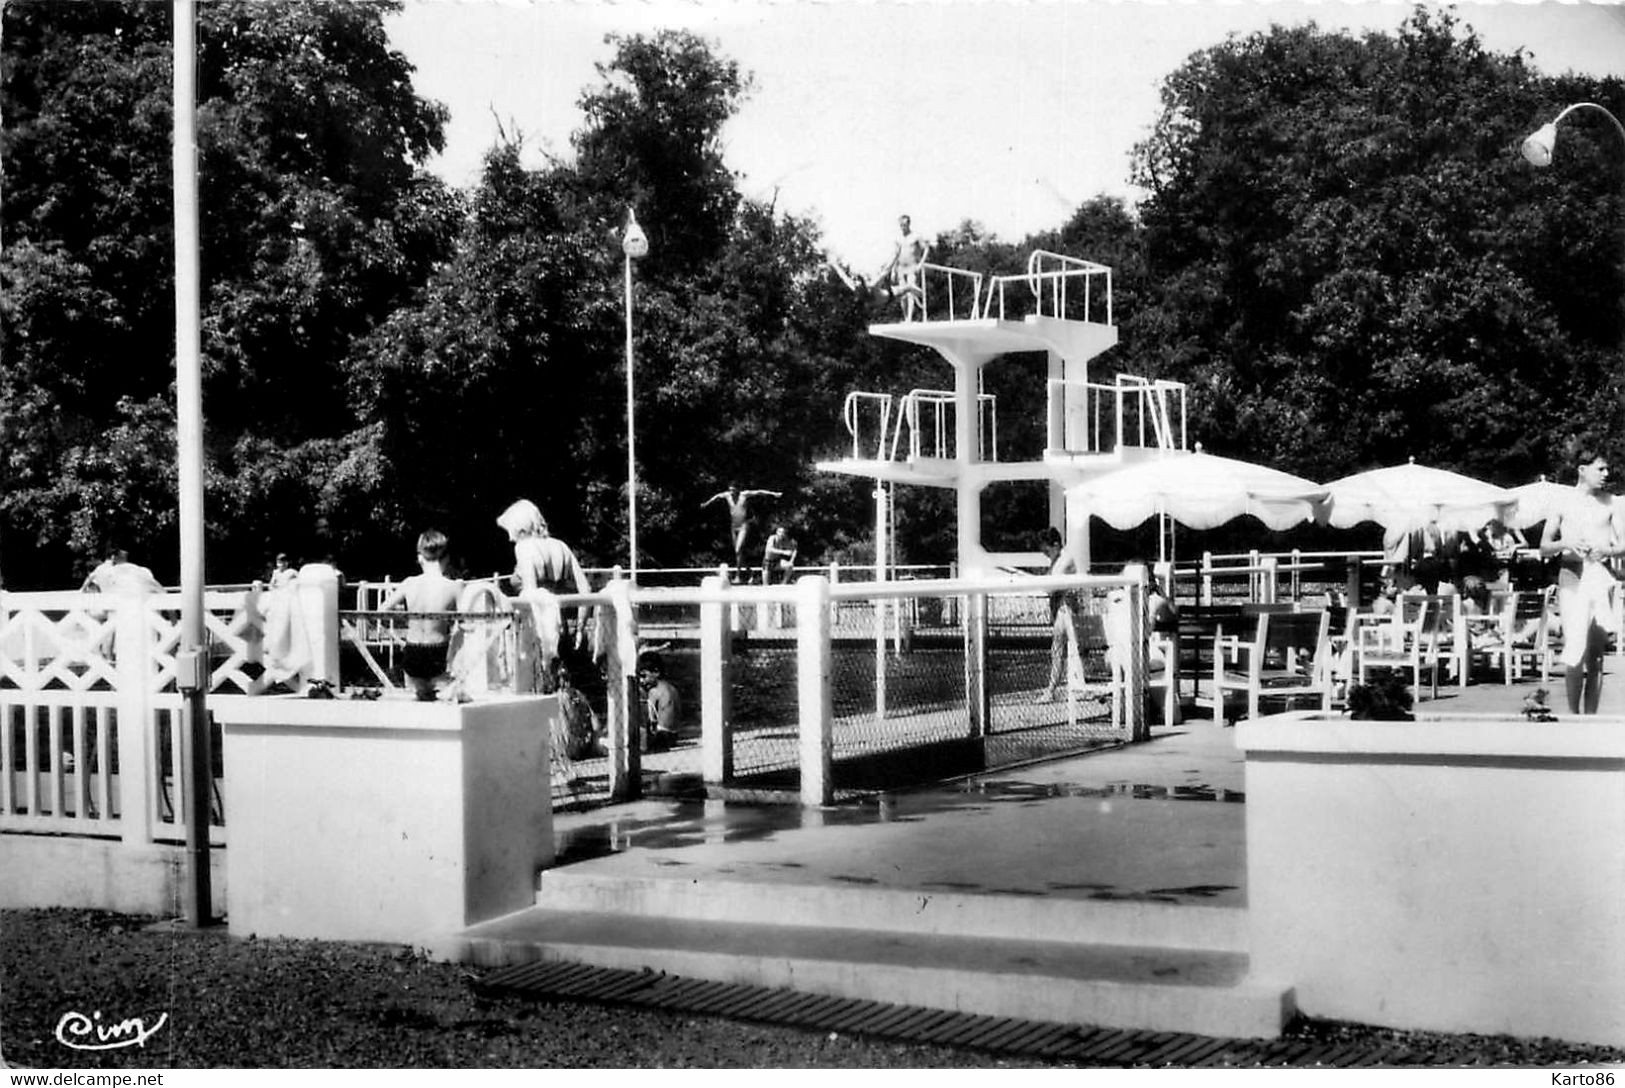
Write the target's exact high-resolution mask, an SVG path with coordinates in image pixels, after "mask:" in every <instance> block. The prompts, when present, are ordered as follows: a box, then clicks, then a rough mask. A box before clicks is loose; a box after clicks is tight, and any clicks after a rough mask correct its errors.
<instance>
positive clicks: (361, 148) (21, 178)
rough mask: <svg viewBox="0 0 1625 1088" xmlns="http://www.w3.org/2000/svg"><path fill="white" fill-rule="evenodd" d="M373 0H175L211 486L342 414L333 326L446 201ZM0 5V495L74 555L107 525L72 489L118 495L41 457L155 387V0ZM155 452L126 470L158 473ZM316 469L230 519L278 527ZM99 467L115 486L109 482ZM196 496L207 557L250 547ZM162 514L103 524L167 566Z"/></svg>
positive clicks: (242, 497)
mask: <svg viewBox="0 0 1625 1088" xmlns="http://www.w3.org/2000/svg"><path fill="white" fill-rule="evenodd" d="M398 7H399V4H398V2H395V0H386V2H383V3H324V4H319V5H317V4H299V3H291V2H276V3H252V2H246V0H220V2H217V3H211V4H204V5H200V7H199V11H198V24H199V25H198V34H197V39H198V98H199V101H198V144H199V181H200V204H201V212H202V215H201V222H202V224H203V238H202V241H201V247H202V268H203V275H204V282H203V291H204V316H203V325H204V328H203V332H204V356H205V411H206V414H207V440H208V447H209V448H208V451H207V456H208V457H209V459H210V464H211V474H212V475H211V479H212V480H213V481H214V482H215V486H216V490H215V491H214V492H213V493H212V494H211V496H210V501H211V505H213V504H215V503H217V502H220V501H227V502H231V503H233V504H234V506H236V505H237V504H241V506H240V508H241V509H242V510H245V511H252V510H254V509H256V502H258V501H260V500H259V499H256V498H255V496H254V495H253V494H252V493H251V484H252V481H253V480H255V479H259V478H261V474H260V473H259V466H256V465H252V464H244V463H242V462H240V461H239V460H237V454H238V453H240V452H244V451H250V450H251V451H253V453H254V455H255V456H258V457H262V458H263V457H270V458H273V459H281V458H282V457H283V456H284V455H286V456H287V457H288V458H289V459H290V460H291V461H292V462H296V463H303V464H305V465H306V467H309V465H310V464H312V463H315V462H313V461H312V459H311V458H309V457H304V456H302V455H300V454H298V453H297V452H296V451H297V450H298V448H299V446H300V445H301V444H302V443H305V442H315V443H332V442H334V441H336V440H338V439H339V438H340V437H341V436H343V435H344V434H345V433H346V432H348V431H349V430H350V429H351V428H352V426H353V420H352V419H351V418H350V416H349V414H348V412H347V411H346V406H345V400H344V397H343V395H342V393H343V389H344V374H343V370H342V363H343V360H344V359H345V357H346V355H347V353H348V351H349V349H350V346H351V345H352V343H353V342H354V341H355V340H356V339H357V338H358V337H360V336H362V335H364V334H365V333H366V332H367V331H368V330H369V329H370V328H371V327H372V326H373V325H374V324H376V323H377V322H378V321H379V320H380V319H381V318H382V316H383V315H384V314H386V313H388V312H389V311H390V310H391V309H393V308H394V307H396V306H398V305H399V304H400V303H402V302H403V301H405V300H406V299H407V298H408V297H410V295H411V293H412V292H413V291H414V290H415V289H416V288H417V287H418V285H419V284H420V283H421V282H422V280H423V278H424V277H425V276H426V274H427V272H428V270H429V269H430V268H431V267H432V266H433V265H434V264H435V262H437V261H439V260H440V259H442V258H443V257H444V256H445V254H446V251H447V246H448V243H449V241H450V238H451V233H452V230H453V229H454V227H455V224H456V221H457V219H458V218H459V216H460V211H461V209H460V206H459V204H458V201H457V199H456V198H455V195H454V194H452V193H450V192H449V191H448V190H446V189H445V187H444V186H443V185H442V184H441V183H439V182H438V181H436V180H434V179H432V178H430V177H428V176H427V175H426V174H424V173H422V172H421V170H420V169H419V164H420V163H421V161H422V160H423V159H424V157H425V156H427V155H428V154H429V153H430V152H432V151H435V150H438V149H439V147H440V146H441V141H442V136H441V130H442V127H443V125H444V122H445V111H444V109H443V108H442V107H439V106H436V105H432V104H430V103H427V102H424V101H423V100H421V99H419V98H418V97H417V96H416V95H415V94H414V93H413V91H412V88H411V80H410V76H411V66H410V65H409V64H407V62H406V61H405V59H404V58H403V57H402V56H401V55H400V54H398V53H395V52H393V51H391V50H390V49H389V48H388V44H387V41H386V39H385V37H384V33H383V28H382V19H383V16H384V14H386V13H387V12H389V11H392V10H395V9H397V8H398ZM3 18H4V21H5V22H4V34H3V35H0V49H3V55H4V60H5V65H4V71H5V74H4V83H3V99H0V106H3V109H4V113H5V116H6V130H5V140H4V144H3V148H0V158H3V163H0V165H3V168H4V172H5V177H6V187H5V192H4V203H3V207H0V229H3V231H4V236H5V239H6V250H5V253H4V254H3V256H0V277H3V282H4V285H5V288H6V291H5V294H6V305H5V307H4V309H3V310H0V319H3V326H0V335H3V338H4V347H5V355H6V359H5V368H4V374H3V375H0V430H3V432H4V435H5V438H6V449H7V456H6V458H5V461H4V462H3V464H0V516H3V517H5V518H6V519H7V521H8V522H10V523H11V524H12V525H13V526H15V527H20V528H22V529H23V530H24V534H23V535H24V536H25V537H27V538H29V539H31V540H33V541H34V542H35V543H37V544H39V545H42V546H44V548H45V551H44V552H41V553H40V554H42V555H44V554H47V553H50V552H51V549H53V548H60V547H62V546H67V547H70V548H71V549H72V550H73V551H74V552H76V553H77V554H79V555H80V556H82V557H83V556H88V555H89V554H90V553H92V552H94V551H96V550H99V548H100V547H101V545H102V543H103V541H102V539H101V538H103V537H105V536H106V535H107V533H108V532H110V529H109V527H107V526H105V525H100V526H99V525H94V524H87V523H86V522H87V519H86V518H84V517H83V516H81V515H82V513H83V511H85V510H90V509H103V508H106V507H108V506H110V507H111V508H112V509H117V507H118V501H112V502H111V503H110V504H109V503H104V502H103V498H102V493H101V492H100V491H97V492H96V493H95V494H92V493H90V492H89V491H79V490H75V488H76V486H77V484H78V483H79V482H83V481H84V477H83V476H82V475H80V474H76V473H75V472H74V471H71V468H72V466H71V465H69V464H68V461H67V460H66V459H68V458H70V457H71V456H78V454H75V453H74V452H73V451H76V450H77V451H79V453H80V454H83V455H84V457H85V458H88V460H87V461H86V462H85V463H110V462H108V460H107V456H106V455H107V454H108V453H109V452H110V451H109V448H108V442H109V441H110V440H111V439H112V436H113V435H115V433H116V428H117V427H118V426H120V425H121V423H120V421H121V420H124V419H126V418H127V413H128V411H129V409H128V408H127V407H126V406H128V405H151V404H155V403H157V402H158V401H165V400H167V399H168V398H170V396H171V394H170V392H169V390H170V382H171V374H172V369H173V357H174V347H173V343H174V339H173V325H174V322H173V316H172V314H173V309H172V305H173V302H172V292H171V288H170V284H171V281H172V273H171V269H172V261H173V243H172V236H171V215H170V207H171V201H170V185H171V180H170V153H169V152H170V146H169V145H170V130H171V103H170V97H171V81H170V41H171V34H170V24H169V19H170V7H169V5H167V4H152V3H143V2H127V3H126V2H112V0H88V2H85V3H76V4H60V3H50V2H35V0H20V2H17V3H12V4H8V5H6V7H5V9H4V13H3ZM144 418H145V417H144ZM245 436H258V437H259V438H260V439H261V440H259V441H249V442H246V443H244V442H242V441H241V439H243V438H244V437H245ZM149 455H150V456H151V457H153V458H154V459H155V462H154V467H155V468H161V467H162V466H163V464H164V461H163V459H164V458H170V459H171V462H170V463H172V458H173V452H172V450H167V451H166V450H165V449H161V448H157V447H154V448H152V449H150V450H149ZM316 461H320V462H322V463H329V461H330V459H324V458H316ZM172 475H173V473H172V471H168V472H156V473H143V474H141V479H142V480H143V481H146V482H147V483H152V484H154V485H155V486H158V485H161V486H168V487H171V488H172V484H170V483H168V482H167V481H168V480H169V479H170V477H171V476H172ZM147 483H142V484H141V485H140V486H142V487H145V486H147ZM322 483H323V481H321V480H319V479H317V480H307V481H306V493H305V494H304V495H303V496H300V497H299V498H298V499H297V500H294V501H291V502H287V503H286V504H284V503H283V502H282V501H280V500H277V501H274V502H273V501H272V499H271V497H270V496H262V497H261V498H262V499H263V500H264V501H265V502H266V503H270V505H271V507H273V508H274V509H272V510H271V511H270V512H272V513H275V514H277V515H278V516H277V517H274V518H269V519H267V518H264V517H250V518H249V520H250V521H252V522H255V523H256V524H261V523H264V522H265V521H267V520H269V521H271V522H273V523H274V522H277V521H279V520H281V519H282V517H283V516H285V517H286V518H287V519H288V520H287V521H286V522H285V523H284V525H283V529H282V530H281V531H283V532H288V533H298V532H299V526H300V523H301V522H303V521H304V520H306V519H305V515H304V511H305V510H306V509H308V508H309V507H310V506H311V505H312V504H311V502H310V501H309V500H310V496H311V494H312V493H314V492H317V491H319V490H320V488H321V486H322ZM104 485H105V486H106V487H109V488H112V489H113V490H114V493H115V495H116V494H117V493H118V489H120V488H122V487H124V486H125V483H124V482H121V481H119V480H117V479H112V480H107V481H104ZM129 485H130V486H131V487H135V486H137V485H136V482H135V481H133V480H132V481H129ZM85 486H86V487H88V486H89V484H88V483H86V484H85ZM99 486H101V485H99ZM123 498H125V499H128V500H129V503H130V505H131V506H132V508H134V507H135V506H136V505H137V504H138V503H139V502H142V501H145V500H144V499H142V498H141V496H140V495H138V494H136V492H134V491H131V492H130V493H128V494H125V495H124V496H123ZM210 515H211V522H212V526H211V551H210V557H211V567H212V568H213V569H214V570H235V571H238V572H240V573H241V574H246V573H248V572H247V570H245V569H244V568H245V567H246V566H247V565H248V564H250V563H253V564H254V565H256V566H257V564H258V563H259V562H261V561H263V559H264V555H263V552H264V549H265V548H266V547H267V546H268V545H267V541H266V540H265V539H264V538H254V539H248V538H245V537H244V536H243V535H242V534H241V533H238V532H234V531H233V530H234V529H237V528H239V524H240V523H238V522H226V521H222V520H221V519H219V518H218V517H216V516H214V512H213V510H211V511H210ZM70 526H78V528H77V529H73V528H70ZM164 532H165V528H164V526H163V524H162V523H161V521H160V520H145V519H138V520H135V521H132V522H130V523H128V524H127V525H126V526H124V527H123V528H122V534H123V535H124V537H125V539H126V540H127V542H128V546H129V547H130V549H131V551H132V552H133V553H136V554H139V555H141V556H142V557H143V559H145V560H147V561H150V562H151V563H152V564H153V566H154V567H155V568H156V569H158V570H159V571H160V572H163V571H165V570H168V569H171V568H172V565H173V564H172V562H169V561H166V559H167V556H168V550H167V549H166V547H165V545H164V537H163V533H164ZM9 539H10V540H11V541H12V542H13V544H12V545H10V546H15V542H16V540H17V536H16V534H15V533H14V534H12V535H11V536H10V538H9ZM273 546H274V545H273ZM6 558H7V562H6V567H7V569H8V570H9V571H12V572H13V584H17V582H18V581H21V580H25V579H26V578H27V577H29V575H27V574H26V573H25V572H26V571H27V569H28V564H27V561H26V559H27V553H23V554H20V555H8V556H7V557H6ZM55 577H56V578H57V579H61V574H60V573H58V574H57V575H56V576H55Z"/></svg>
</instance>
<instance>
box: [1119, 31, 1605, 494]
mask: <svg viewBox="0 0 1625 1088" xmlns="http://www.w3.org/2000/svg"><path fill="white" fill-rule="evenodd" d="M1582 83H1583V84H1584V86H1583V87H1582V86H1581V85H1580V84H1582ZM1582 89H1583V90H1584V92H1585V94H1584V95H1582V96H1583V97H1599V98H1602V99H1604V100H1615V101H1617V100H1618V99H1620V98H1621V97H1622V91H1625V88H1622V87H1621V85H1620V82H1619V81H1618V80H1603V81H1574V80H1569V81H1553V80H1549V79H1544V78H1542V77H1540V76H1538V75H1537V74H1536V73H1534V72H1533V71H1531V70H1530V69H1529V68H1528V67H1527V66H1526V64H1525V62H1524V58H1523V57H1522V56H1521V55H1512V56H1502V55H1493V54H1490V53H1487V52H1485V51H1484V50H1483V48H1482V47H1481V46H1480V44H1479V42H1478V40H1477V38H1476V37H1475V36H1474V35H1472V34H1471V33H1470V32H1469V33H1465V34H1458V33H1457V24H1456V21H1455V20H1454V19H1453V18H1451V17H1450V16H1449V15H1448V14H1430V13H1428V12H1427V11H1425V10H1418V12H1417V13H1416V14H1415V15H1413V16H1412V17H1411V18H1410V19H1409V20H1408V21H1407V22H1406V23H1405V25H1404V26H1403V27H1402V28H1401V30H1400V32H1399V34H1398V35H1397V37H1390V36H1386V35H1377V34H1372V35H1367V36H1366V37H1364V38H1362V39H1358V40H1356V39H1354V38H1351V37H1349V36H1347V35H1344V34H1328V33H1324V32H1321V31H1319V30H1318V29H1316V28H1314V27H1312V26H1311V27H1306V28H1297V29H1283V28H1279V27H1277V28H1275V29H1273V30H1272V31H1270V32H1269V33H1267V34H1256V35H1252V36H1250V37H1248V38H1246V39H1242V40H1233V41H1229V42H1226V43H1225V44H1223V45H1220V46H1215V47H1213V48H1211V49H1207V50H1204V51H1202V52H1200V53H1198V54H1196V55H1194V56H1193V57H1192V58H1190V60H1188V61H1187V62H1186V64H1185V65H1183V66H1182V67H1181V68H1180V69H1179V70H1178V71H1176V72H1175V73H1174V74H1173V75H1172V76H1171V77H1169V79H1168V81H1167V82H1166V84H1165V86H1164V90H1163V112H1162V115H1161V117H1160V118H1159V120H1158V122H1157V125H1156V127H1155V129H1154V131H1153V134H1152V136H1151V137H1150V139H1148V140H1147V141H1146V142H1145V143H1144V144H1142V145H1141V146H1140V147H1139V148H1138V149H1137V152H1136V180H1137V181H1138V182H1139V183H1140V184H1142V185H1144V186H1146V187H1147V188H1148V189H1149V190H1150V192H1151V196H1150V198H1149V199H1148V200H1147V201H1146V202H1145V204H1144V205H1143V207H1142V209H1141V214H1142V221H1143V224H1144V228H1145V245H1146V253H1147V257H1148V261H1149V265H1150V272H1151V275H1152V277H1153V278H1154V280H1155V281H1156V282H1157V283H1158V284H1159V298H1158V300H1157V303H1156V307H1155V308H1156V310H1157V311H1158V314H1157V317H1156V319H1155V321H1154V322H1149V323H1147V325H1146V326H1145V329H1144V331H1146V332H1148V333H1152V334H1153V336H1154V338H1155V341H1156V343H1155V348H1154V350H1155V351H1156V352H1158V353H1160V354H1161V356H1162V358H1163V360H1164V361H1165V366H1166V370H1167V371H1168V372H1170V373H1172V374H1174V375H1177V376H1180V377H1183V378H1185V379H1186V380H1189V381H1191V382H1192V383H1193V384H1194V386H1195V390H1194V394H1195V395H1194V408H1195V413H1194V416H1195V419H1196V421H1197V423H1198V428H1199V433H1206V434H1208V435H1210V436H1212V438H1213V441H1212V442H1210V445H1211V446H1212V447H1213V448H1214V449H1215V450H1216V451H1222V452H1230V453H1236V454H1239V455H1242V456H1251V457H1255V458H1259V459H1262V460H1264V461H1267V462H1270V463H1275V464H1280V465H1282V466H1283V467H1287V468H1290V469H1292V470H1294V471H1297V472H1299V473H1301V474H1303V475H1306V476H1310V477H1316V478H1323V479H1324V478H1331V477H1335V476H1338V475H1342V474H1344V473H1346V472H1351V471H1355V470H1357V469H1360V468H1366V467H1371V466H1372V465H1374V464H1377V463H1391V462H1393V461H1397V460H1400V459H1402V458H1403V457H1405V456H1407V455H1412V456H1415V457H1416V458H1417V459H1418V460H1420V461H1427V462H1429V463H1434V464H1440V465H1443V466H1446V467H1454V468H1459V469H1462V470H1464V471H1468V472H1472V473H1478V474H1482V475H1485V476H1487V477H1490V478H1494V479H1499V480H1502V481H1504V482H1507V483H1519V482H1524V481H1526V480H1528V479H1532V478H1533V477H1534V476H1535V474H1536V473H1537V472H1551V471H1553V470H1554V469H1555V468H1556V467H1557V465H1558V464H1560V463H1561V458H1560V457H1559V456H1558V455H1557V454H1556V450H1557V449H1558V448H1560V446H1561V443H1562V442H1563V441H1564V440H1566V439H1568V438H1571V437H1572V436H1573V435H1574V434H1575V433H1576V431H1577V429H1578V428H1579V427H1580V426H1581V424H1580V423H1579V422H1578V421H1577V419H1576V418H1575V417H1574V416H1573V414H1572V413H1573V410H1574V408H1575V406H1577V405H1588V406H1590V407H1592V408H1596V407H1599V406H1613V405H1616V404H1617V402H1618V398H1617V396H1616V397H1615V398H1614V399H1612V400H1608V399H1605V398H1603V397H1601V396H1600V395H1601V394H1603V393H1604V392H1605V390H1606V388H1607V385H1606V382H1605V379H1604V377H1603V375H1604V374H1606V373H1608V371H1609V368H1610V366H1612V367H1613V368H1614V369H1615V370H1616V371H1617V362H1612V363H1611V362H1610V360H1609V356H1610V355H1611V354H1612V353H1613V351H1614V350H1615V346H1616V345H1618V343H1619V342H1620V337H1621V334H1622V332H1625V323H1622V318H1621V314H1620V307H1619V299H1620V297H1621V294H1622V290H1625V280H1622V279H1621V270H1620V268H1619V266H1618V261H1617V257H1615V258H1612V259H1610V258H1609V257H1607V256H1606V250H1607V248H1608V247H1607V246H1606V245H1605V244H1604V245H1595V244H1594V245H1592V246H1591V247H1590V248H1589V249H1580V250H1577V251H1575V252H1564V253H1562V255H1561V256H1559V255H1558V254H1557V253H1556V252H1555V249H1556V247H1555V246H1553V245H1551V244H1550V242H1549V240H1555V239H1556V238H1558V237H1574V236H1578V235H1580V234H1587V235H1588V236H1590V237H1593V238H1595V237H1596V234H1597V229H1598V228H1597V224H1598V223H1614V224H1617V223H1619V222H1620V215H1621V211H1622V209H1621V208H1620V207H1619V205H1618V198H1617V193H1618V185H1617V173H1616V175H1615V176H1614V177H1612V178H1610V177H1608V176H1607V173H1606V171H1604V170H1603V169H1601V166H1602V164H1601V163H1600V162H1596V161H1589V162H1588V161H1587V160H1586V157H1585V156H1584V155H1581V156H1577V158H1578V159H1579V160H1580V161H1579V162H1577V163H1576V164H1574V165H1572V166H1570V167H1569V168H1568V170H1567V172H1566V174H1564V175H1559V176H1556V177H1552V178H1536V177H1534V176H1533V175H1532V173H1531V171H1530V170H1529V169H1528V167H1527V166H1526V165H1525V164H1523V163H1522V162H1521V160H1519V159H1518V158H1517V156H1516V154H1515V150H1514V149H1515V148H1516V146H1517V142H1518V141H1519V140H1520V139H1521V138H1522V135H1523V134H1524V133H1526V132H1527V131H1530V130H1532V129H1533V128H1534V127H1535V125H1536V124H1538V119H1540V118H1541V117H1542V115H1543V114H1546V113H1549V112H1550V106H1549V104H1550V103H1551V102H1552V101H1556V100H1560V99H1561V98H1562V97H1563V96H1564V95H1580V94H1581V91H1582ZM1615 165H1617V164H1615ZM1543 189H1544V190H1547V191H1545V192H1542V191H1541V190H1543ZM1552 189H1559V190H1561V193H1560V194H1559V193H1554V192H1551V191H1550V190H1552ZM1582 194H1585V195H1583V196H1582ZM1600 194H1614V195H1613V196H1607V195H1600ZM1599 203H1601V204H1604V205H1606V204H1610V203H1611V204H1612V205H1613V206H1612V209H1611V213H1610V211H1609V210H1608V209H1606V208H1599V207H1597V205H1598V204H1599ZM1582 208H1583V209H1584V211H1583V212H1582V210H1581V209H1582ZM1610 214H1611V217H1610ZM1593 215H1594V216H1595V217H1594V218H1592V216H1593ZM1582 218H1583V222H1582ZM1614 252H1615V253H1616V254H1617V252H1618V250H1617V249H1616V250H1615V251H1614ZM1554 265H1560V266H1562V268H1561V270H1554V269H1553V266H1554ZM1582 280H1583V281H1584V282H1583V283H1582V282H1581V281H1582ZM1581 311H1583V315H1582V313H1581ZM1614 411H1615V412H1616V413H1617V408H1615V409H1614ZM1614 418H1616V419H1617V418H1618V416H1617V414H1616V415H1615V417H1614ZM1220 421H1224V422H1223V425H1222V426H1221V425H1220ZM1616 433H1617V432H1616ZM1616 441H1617V439H1616Z"/></svg>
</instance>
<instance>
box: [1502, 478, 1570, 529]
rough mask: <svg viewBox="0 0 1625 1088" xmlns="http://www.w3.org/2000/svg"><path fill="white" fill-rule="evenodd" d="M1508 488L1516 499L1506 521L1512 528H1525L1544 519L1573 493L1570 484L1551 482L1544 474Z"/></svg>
mask: <svg viewBox="0 0 1625 1088" xmlns="http://www.w3.org/2000/svg"><path fill="white" fill-rule="evenodd" d="M1508 490H1510V491H1511V492H1512V494H1513V497H1514V498H1516V499H1517V500H1518V508H1517V509H1516V510H1514V511H1512V520H1510V521H1508V522H1507V525H1509V526H1510V527H1512V528H1514V529H1527V528H1529V527H1530V526H1531V525H1538V524H1539V523H1541V522H1543V521H1545V520H1546V519H1547V518H1549V517H1551V516H1552V512H1553V511H1555V510H1556V509H1557V504H1558V503H1560V502H1564V501H1566V500H1567V499H1569V498H1570V497H1571V496H1572V495H1573V494H1574V486H1573V485H1572V484H1559V483H1553V482H1552V481H1551V480H1548V479H1547V478H1546V477H1544V476H1542V477H1541V478H1540V479H1538V480H1536V481H1535V482H1534V483H1532V484H1523V485H1522V486H1520V487H1514V488H1509V489H1508Z"/></svg>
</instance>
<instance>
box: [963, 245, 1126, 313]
mask: <svg viewBox="0 0 1625 1088" xmlns="http://www.w3.org/2000/svg"><path fill="white" fill-rule="evenodd" d="M1029 315H1036V316H1039V317H1051V318H1059V319H1064V320H1070V321H1092V322H1096V323H1099V324H1105V325H1110V324H1112V270H1111V268H1110V267H1108V266H1107V265H1103V264H1096V263H1095V262H1094V261H1086V260H1083V259H1082V258H1080V257H1068V256H1066V255H1064V254H1061V253H1051V252H1050V251H1049V250H1044V249H1037V250H1034V251H1033V252H1032V253H1031V254H1029V255H1028V257H1027V271H1026V272H1025V273H1022V274H1020V275H1014V276H994V277H992V278H991V279H989V280H988V281H987V290H986V291H985V292H983V294H982V299H981V308H980V310H979V311H978V313H977V316H978V317H981V318H992V317H996V318H998V319H999V320H1000V321H1011V320H1016V319H1019V318H1023V317H1027V316H1029Z"/></svg>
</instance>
